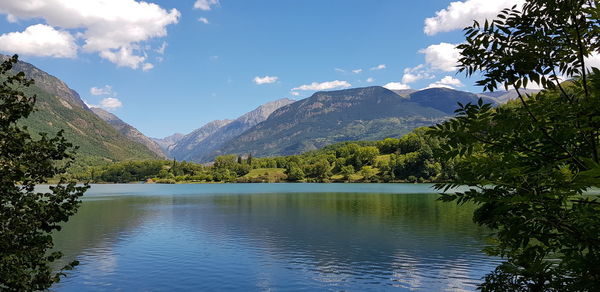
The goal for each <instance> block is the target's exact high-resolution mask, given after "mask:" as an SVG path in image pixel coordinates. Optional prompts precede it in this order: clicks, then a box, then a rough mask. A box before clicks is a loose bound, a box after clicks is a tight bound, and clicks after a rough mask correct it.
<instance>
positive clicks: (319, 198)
mask: <svg viewBox="0 0 600 292" xmlns="http://www.w3.org/2000/svg"><path fill="white" fill-rule="evenodd" d="M436 197H437V195H423V194H419V195H406V194H402V195H392V194H348V193H325V194H319V193H292V194H289V193H287V194H286V193H282V194H219V195H195V196H194V195H190V196H154V197H152V196H148V197H144V196H123V197H107V198H104V199H103V198H100V199H99V200H93V201H86V202H85V203H84V204H83V205H82V207H81V209H80V212H79V213H78V214H77V215H76V216H75V217H74V218H73V219H72V220H70V221H69V223H68V224H66V225H65V228H64V230H63V231H62V232H60V233H59V234H57V235H56V236H55V237H56V244H57V247H59V248H60V249H61V250H63V251H64V252H65V257H64V258H65V259H67V260H68V259H73V258H74V257H76V256H80V255H86V259H88V260H89V259H90V258H94V257H96V258H105V259H106V263H107V264H108V263H110V261H109V259H110V256H111V255H112V256H114V250H112V249H113V248H115V244H118V243H119V242H120V241H122V240H124V241H126V240H127V238H128V237H130V236H135V235H136V234H139V233H143V232H148V230H152V229H154V230H176V232H179V233H181V234H185V235H184V236H183V237H182V238H185V240H191V241H194V242H196V243H197V245H198V250H203V249H205V248H206V247H207V246H211V245H212V246H219V247H225V250H233V249H238V250H239V249H242V250H243V251H244V252H248V253H252V254H254V255H255V258H256V259H258V260H261V261H263V260H264V261H276V262H279V263H282V264H283V265H284V266H286V268H289V269H294V270H295V271H296V272H300V273H305V274H306V277H307V278H312V279H313V280H314V281H317V282H322V283H338V282H347V281H350V280H352V279H356V277H363V276H367V277H370V278H372V279H374V280H380V281H383V282H389V281H390V279H393V280H392V281H398V284H399V285H400V286H413V284H414V285H417V286H418V285H419V283H423V281H425V280H423V279H424V278H425V279H426V278H427V277H429V276H434V277H436V279H437V280H435V281H441V280H439V278H442V277H448V278H449V277H452V275H449V274H448V273H445V274H443V275H441V274H436V275H433V274H422V273H423V271H424V267H428V266H429V267H431V269H432V270H436V269H437V270H438V273H439V269H440V267H443V266H444V265H447V267H445V268H443V269H445V270H448V271H451V269H452V264H453V263H454V262H459V261H465V260H467V261H470V262H473V265H477V262H478V261H479V262H481V261H484V260H485V258H484V257H483V256H477V255H476V254H478V249H479V248H480V246H481V240H482V239H483V238H484V236H485V234H486V233H487V231H486V230H484V229H482V228H478V227H477V226H475V225H474V224H473V223H472V221H471V217H472V209H469V208H464V207H460V208H459V207H457V206H455V205H452V204H443V203H439V202H436V201H435V198H436ZM163 228H166V229H163ZM165 248H168V247H165ZM228 248H230V249H228ZM103 251H105V252H106V256H105V257H104V255H103V254H102V252H103ZM91 253H96V254H91ZM84 264H85V263H84ZM110 268H111V267H110V265H107V269H110ZM464 268H465V269H466V268H468V267H464ZM474 270H475V269H474ZM455 272H456V273H455ZM455 272H452V274H456V275H459V276H461V277H464V274H465V273H469V272H466V271H465V270H462V271H461V270H459V271H455ZM419 273H421V274H419ZM266 278H268V277H266ZM411 283H412V284H411ZM437 284H438V285H439V283H437ZM413 287H414V286H413Z"/></svg>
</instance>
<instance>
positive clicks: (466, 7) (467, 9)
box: [424, 0, 525, 35]
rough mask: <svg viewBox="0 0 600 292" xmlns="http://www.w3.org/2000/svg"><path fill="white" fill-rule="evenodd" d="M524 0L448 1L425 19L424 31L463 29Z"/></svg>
mask: <svg viewBox="0 0 600 292" xmlns="http://www.w3.org/2000/svg"><path fill="white" fill-rule="evenodd" d="M524 2H525V1H524V0H466V1H455V2H452V3H450V5H449V6H448V7H447V8H446V9H442V10H440V11H438V12H436V13H435V16H434V17H430V18H427V19H425V28H424V31H425V33H426V34H428V35H434V34H437V33H439V32H446V31H452V30H456V29H463V28H464V27H466V26H469V25H471V24H472V23H473V20H477V21H483V20H484V19H493V18H495V17H496V15H498V13H499V12H500V11H501V10H502V9H504V8H510V7H512V6H513V5H519V6H521V5H522V4H523V3H524Z"/></svg>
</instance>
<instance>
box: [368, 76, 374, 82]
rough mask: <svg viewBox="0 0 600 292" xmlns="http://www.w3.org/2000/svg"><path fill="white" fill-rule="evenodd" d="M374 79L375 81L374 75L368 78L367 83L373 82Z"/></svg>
mask: <svg viewBox="0 0 600 292" xmlns="http://www.w3.org/2000/svg"><path fill="white" fill-rule="evenodd" d="M374 81H375V78H373V77H369V78H367V83H373V82H374Z"/></svg>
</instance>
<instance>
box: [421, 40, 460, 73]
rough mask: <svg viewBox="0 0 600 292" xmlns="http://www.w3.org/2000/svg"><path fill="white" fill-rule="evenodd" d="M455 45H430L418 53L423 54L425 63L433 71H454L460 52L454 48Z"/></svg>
mask: <svg viewBox="0 0 600 292" xmlns="http://www.w3.org/2000/svg"><path fill="white" fill-rule="evenodd" d="M456 46H457V45H454V44H449V43H440V44H437V45H431V46H429V47H427V48H425V49H422V50H420V51H419V53H422V54H425V63H426V64H427V65H428V66H429V67H430V68H431V69H434V70H441V71H445V72H452V71H456V69H457V68H456V66H457V65H458V59H459V58H460V51H459V50H458V49H457V48H456Z"/></svg>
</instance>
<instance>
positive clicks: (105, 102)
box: [100, 97, 123, 110]
mask: <svg viewBox="0 0 600 292" xmlns="http://www.w3.org/2000/svg"><path fill="white" fill-rule="evenodd" d="M122 106H123V103H122V102H121V101H120V100H119V99H118V98H115V97H107V98H104V99H102V100H101V101H100V107H101V108H103V109H106V110H115V109H118V108H120V107H122Z"/></svg>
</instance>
